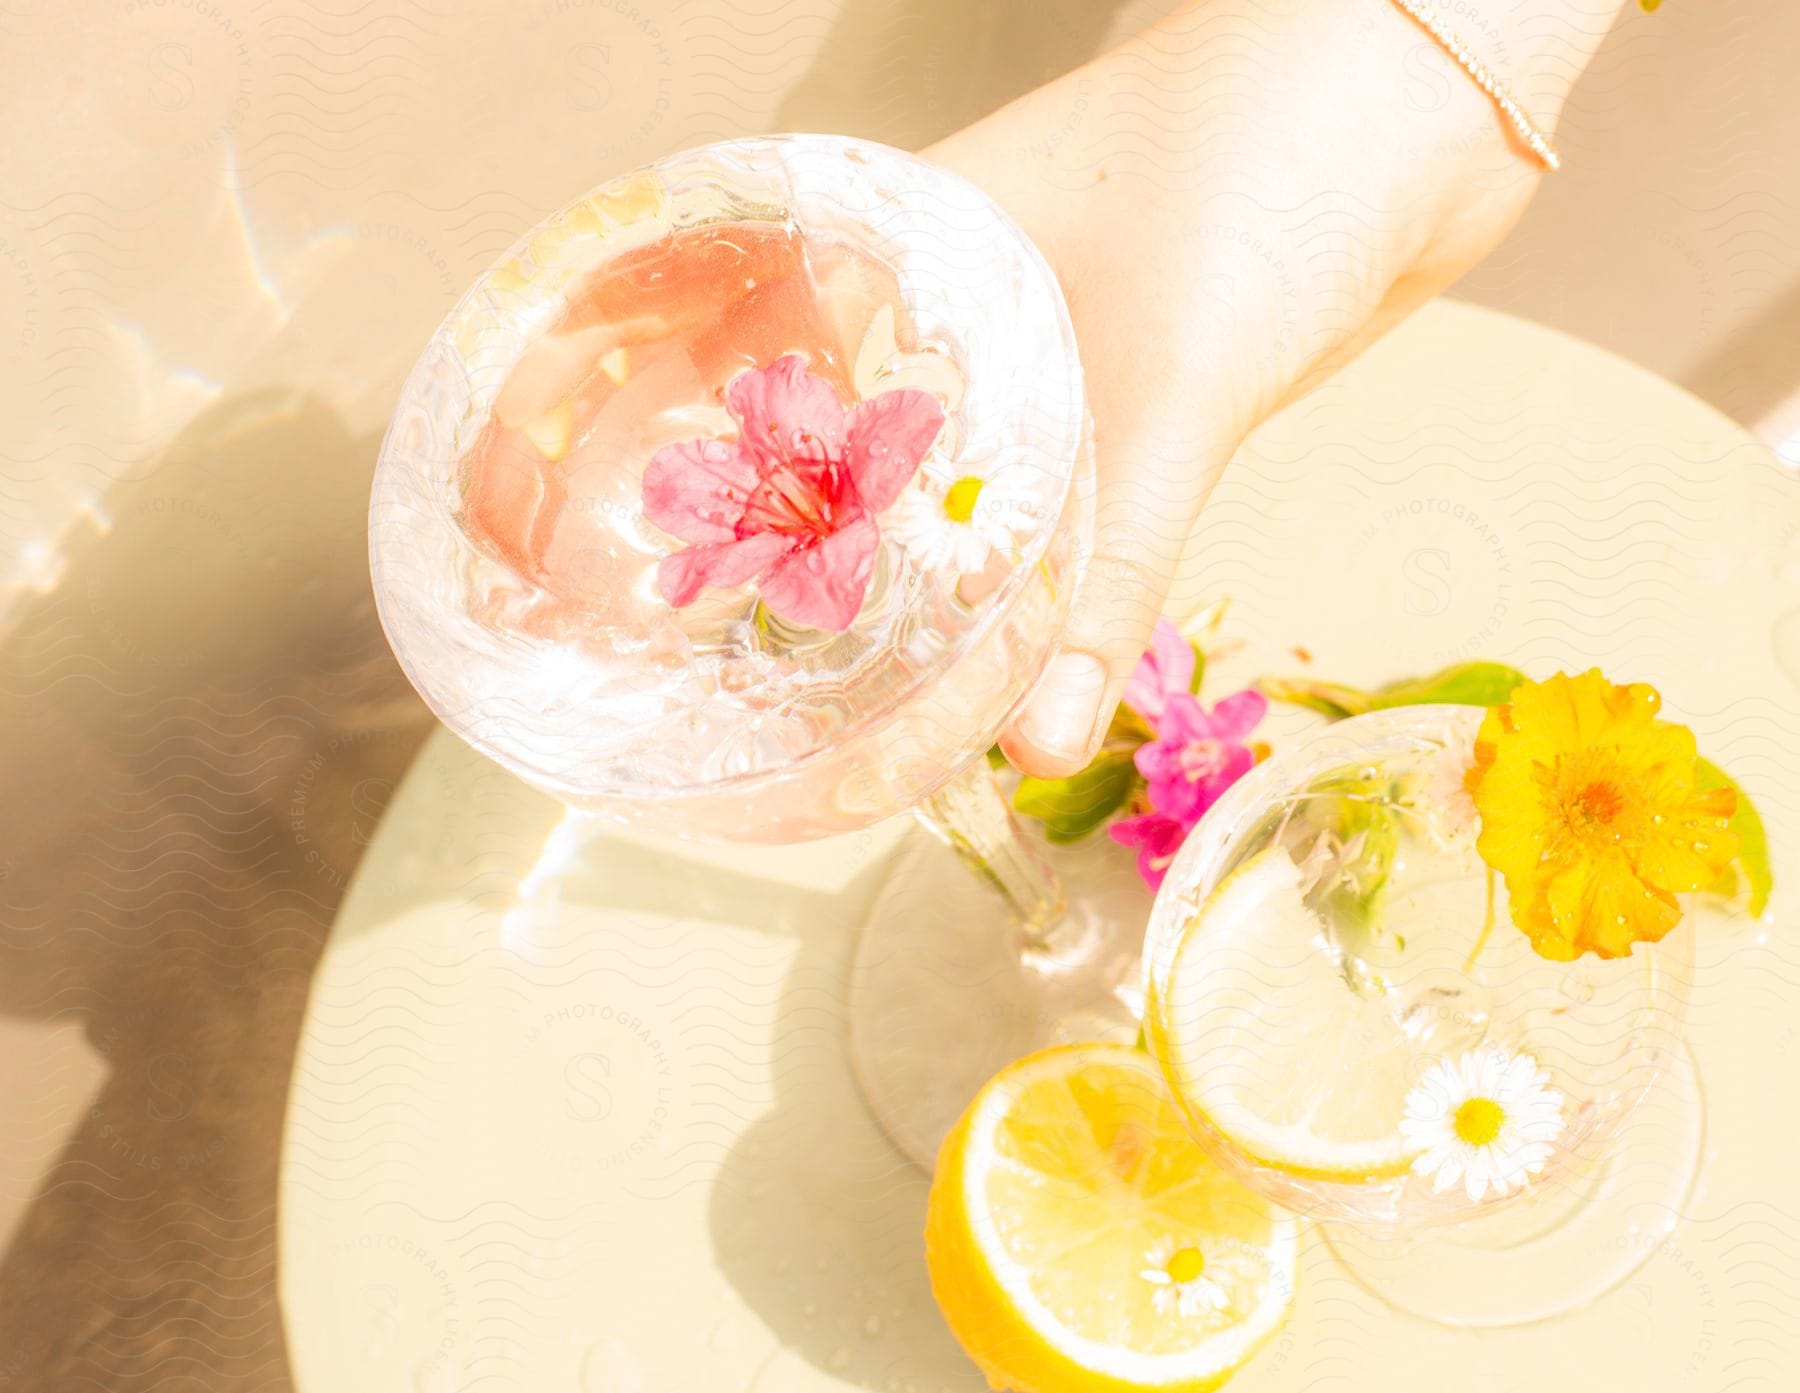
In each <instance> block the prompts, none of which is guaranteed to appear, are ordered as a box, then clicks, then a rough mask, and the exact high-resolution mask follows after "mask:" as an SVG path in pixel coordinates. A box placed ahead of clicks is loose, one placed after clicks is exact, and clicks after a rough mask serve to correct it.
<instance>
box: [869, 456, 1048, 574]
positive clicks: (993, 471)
mask: <svg viewBox="0 0 1800 1393" xmlns="http://www.w3.org/2000/svg"><path fill="white" fill-rule="evenodd" d="M1044 482H1045V481H1044V477H1043V475H1042V474H1041V473H1040V471H1038V470H1035V469H1032V468H1030V467H1028V466H1027V465H1024V464H1021V463H1016V462H1015V463H1010V464H1009V463H1006V462H1004V461H1002V460H989V461H987V462H986V463H985V464H976V465H969V464H959V463H958V462H957V461H954V460H949V461H943V460H937V459H927V460H926V461H925V466H924V468H923V469H921V470H920V471H919V479H918V482H917V484H915V485H914V486H913V487H912V488H909V489H907V491H906V492H905V493H903V494H901V495H900V497H899V499H898V500H897V501H896V502H895V504H894V506H893V507H892V508H890V509H889V510H888V511H887V512H886V513H884V514H883V515H882V518H881V528H882V531H884V532H886V533H887V534H888V536H890V537H892V538H893V539H894V540H895V541H896V542H898V543H899V544H900V545H901V546H902V547H904V548H905V549H906V551H907V553H908V555H910V556H911V557H912V558H913V559H914V561H915V562H917V564H918V565H919V567H920V568H921V569H922V570H927V571H943V572H946V573H948V574H951V575H958V576H970V575H977V574H979V573H980V572H981V571H983V570H985V569H986V567H987V564H988V558H989V557H990V556H992V555H993V553H994V552H996V551H998V552H1000V553H1001V554H1002V555H1006V554H1009V553H1011V552H1012V550H1013V549H1014V548H1015V547H1016V546H1017V545H1018V541H1019V538H1020V537H1021V536H1022V535H1029V534H1030V533H1032V532H1034V531H1036V530H1037V528H1038V527H1040V526H1041V525H1042V524H1043V522H1044V513H1045V511H1046V508H1047V504H1046V500H1045V493H1046V489H1045V487H1044Z"/></svg>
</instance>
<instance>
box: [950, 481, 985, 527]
mask: <svg viewBox="0 0 1800 1393" xmlns="http://www.w3.org/2000/svg"><path fill="white" fill-rule="evenodd" d="M982 482H983V481H982V480H980V479H977V478H976V477H975V476H974V475H972V474H966V475H964V476H963V477H962V478H960V479H958V480H957V481H956V482H955V483H954V484H952V485H950V492H948V493H946V494H945V495H944V516H945V517H947V518H949V519H950V521H951V522H964V523H966V522H967V521H968V520H969V519H970V518H972V517H974V516H975V500H976V499H978V498H980V497H981V485H982Z"/></svg>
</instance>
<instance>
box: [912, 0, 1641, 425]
mask: <svg viewBox="0 0 1800 1393" xmlns="http://www.w3.org/2000/svg"><path fill="white" fill-rule="evenodd" d="M1619 7H1620V0H1593V3H1592V4H1590V5H1589V6H1588V7H1586V8H1579V7H1572V6H1571V5H1570V4H1569V3H1567V0H1497V2H1496V3H1492V4H1489V5H1486V6H1477V5H1476V4H1475V3H1473V0H1470V3H1466V4H1464V3H1457V4H1450V5H1443V6H1439V7H1437V8H1436V9H1435V11H1434V12H1435V13H1438V14H1439V15H1441V16H1442V17H1443V18H1444V19H1445V21H1446V22H1447V23H1449V24H1450V25H1451V27H1453V28H1454V29H1455V30H1456V32H1457V33H1458V35H1459V37H1461V38H1462V39H1463V41H1464V42H1465V43H1466V44H1467V45H1468V46H1469V48H1470V49H1471V50H1472V51H1473V52H1475V53H1476V55H1477V56H1478V57H1480V58H1481V59H1482V61H1484V62H1485V63H1487V64H1488V66H1489V67H1490V68H1491V69H1492V70H1493V71H1494V72H1496V73H1497V74H1499V75H1501V76H1502V77H1503V79H1504V80H1505V81H1506V82H1507V83H1508V85H1509V86H1510V87H1511V89H1512V91H1513V93H1514V95H1515V97H1516V99H1517V100H1518V101H1519V103H1520V105H1521V106H1522V107H1523V108H1524V109H1525V110H1526V111H1527V112H1528V113H1529V114H1530V116H1531V118H1532V119H1533V121H1534V122H1535V123H1536V124H1537V125H1538V126H1539V127H1540V128H1542V129H1544V130H1545V131H1546V132H1553V131H1554V128H1555V124H1556V119H1557V117H1558V115H1559V114H1560V112H1561V110H1562V107H1563V104H1564V102H1565V100H1566V98H1567V96H1568V92H1569V90H1570V88H1571V86H1572V85H1573V83H1574V80H1575V78H1576V77H1577V76H1578V75H1579V73H1580V71H1581V69H1582V67H1583V66H1585V64H1586V62H1587V60H1588V59H1589V58H1590V57H1591V56H1592V54H1593V52H1594V50H1595V49H1596V48H1597V47H1598V46H1599V43H1600V41H1601V39H1602V38H1603V37H1604V35H1605V32H1606V29H1607V27H1608V26H1609V25H1610V24H1611V22H1612V19H1613V17H1614V16H1615V14H1616V12H1617V10H1618V9H1619ZM933 154H934V155H935V156H936V157H937V158H939V159H941V160H943V161H944V162H946V163H949V164H951V165H953V166H960V167H963V168H965V169H967V170H968V172H970V173H971V174H972V175H973V176H974V177H976V178H977V179H978V180H979V181H980V182H982V183H984V184H985V185H986V186H987V187H988V188H989V190H990V191H991V192H993V193H994V194H995V196H996V197H997V198H998V199H999V200H1000V201H1001V202H1002V203H1003V204H1004V205H1006V206H1007V207H1008V208H1009V210H1010V211H1012V212H1013V213H1014V215H1015V216H1016V217H1018V218H1019V220H1020V221H1021V222H1022V223H1023V224H1024V225H1025V226H1026V227H1027V228H1028V230H1030V231H1031V232H1032V233H1033V235H1034V236H1035V237H1036V238H1037V239H1038V240H1039V242H1040V244H1041V245H1043V246H1044V248H1045V251H1046V254H1047V255H1049V256H1050V258H1051V260H1052V262H1053V263H1054V264H1055V265H1056V267H1057V270H1058V272H1059V274H1060V275H1061V277H1062V279H1063V281H1064V284H1065V287H1066V288H1067V291H1068V294H1069V297H1070V301H1071V308H1072V311H1073V312H1074V314H1075V316H1076V320H1077V328H1078V331H1080V332H1081V335H1082V343H1083V349H1084V352H1085V353H1086V354H1087V356H1088V357H1089V359H1090V362H1093V361H1098V360H1099V359H1101V358H1103V357H1112V356H1116V355H1125V357H1126V358H1127V360H1129V361H1132V362H1134V363H1135V364H1137V365H1139V367H1140V369H1141V371H1143V372H1147V373H1149V374H1151V375H1152V376H1154V374H1155V372H1156V370H1157V368H1158V367H1159V355H1158V354H1157V353H1156V352H1155V348H1156V346H1157V345H1159V344H1162V345H1169V344H1177V343H1179V344H1183V345H1184V348H1183V350H1182V351H1181V352H1180V353H1179V354H1178V355H1171V356H1172V357H1174V358H1177V359H1178V360H1179V362H1180V370H1181V371H1182V372H1183V373H1184V374H1186V375H1187V378H1188V384H1189V386H1188V390H1187V391H1186V392H1185V393H1183V392H1179V391H1176V390H1174V384H1171V390H1170V392H1169V395H1170V396H1171V397H1175V398H1180V397H1183V396H1185V397H1190V398H1193V397H1197V398H1198V400H1195V401H1194V403H1193V405H1194V409H1196V410H1204V411H1205V412H1206V413H1207V415H1208V420H1207V421H1206V422H1204V423H1194V424H1197V425H1203V427H1204V429H1205V430H1206V431H1207V432H1208V433H1209V434H1210V433H1214V432H1218V431H1220V428H1221V427H1225V428H1226V429H1225V430H1224V432H1223V433H1224V434H1225V435H1230V436H1234V437H1241V435H1242V434H1243V433H1244V432H1247V431H1248V430H1249V429H1250V428H1251V427H1252V426H1254V425H1255V424H1256V423H1257V422H1258V421H1259V420H1261V419H1262V417H1263V416H1265V415H1266V414H1267V413H1268V412H1269V411H1271V410H1273V409H1274V408H1275V407H1276V406H1277V405H1279V404H1280V403H1281V402H1282V401H1284V400H1286V399H1287V398H1288V397H1290V396H1291V395H1293V394H1294V393H1295V392H1297V391H1299V390H1303V389H1304V387H1305V386H1307V385H1309V384H1310V383H1312V382H1314V381H1316V380H1317V379H1318V378H1319V377H1320V376H1321V375H1322V374H1323V373H1325V372H1328V371H1329V370H1330V369H1331V368H1332V367H1333V366H1335V365H1336V364H1337V363H1339V362H1341V361H1343V359H1344V358H1345V357H1346V356H1348V355H1349V354H1351V353H1353V352H1354V351H1355V350H1356V349H1357V348H1359V347H1361V346H1363V345H1364V344H1366V343H1367V342H1368V341H1369V340H1370V339H1371V338H1373V337H1374V336H1376V335H1378V334H1379V333H1381V332H1383V331H1384V330H1385V329H1386V328H1387V327H1389V326H1391V324H1392V323H1394V322H1395V321H1396V320H1397V319H1399V318H1400V317H1402V316H1403V315H1404V314H1405V313H1407V312H1408V311H1410V310H1411V309H1412V308H1414V307H1416V306H1417V305H1418V304H1419V303H1421V302H1422V301H1423V300H1425V299H1427V298H1429V297H1430V296H1431V295H1432V294H1435V293H1436V292H1437V291H1439V290H1441V289H1442V288H1443V287H1444V286H1446V285H1448V284H1449V283H1450V282H1451V281H1453V280H1455V279H1456V278H1457V277H1458V276H1460V275H1461V274H1462V273H1463V272H1464V271H1465V270H1467V269H1468V268H1469V267H1470V266H1471V265H1473V264H1474V263H1475V262H1476V261H1478V260H1479V259H1480V258H1481V256H1482V255H1483V254H1485V253H1486V252H1487V251H1488V250H1489V249H1490V248H1491V247H1492V246H1493V245H1494V244H1495V243H1496V242H1498V241H1499V239H1500V238H1501V237H1502V236H1503V235H1504V234H1505V232H1506V231H1507V229H1508V228H1510V227H1511V225H1512V223H1513V222H1514V221H1515V220H1516V219H1517V217H1518V215H1519V213H1520V212H1521V211H1522V210H1523V209H1524V207H1525V205H1526V203H1527V202H1528V201H1529V199H1530V196H1531V194H1532V192H1533V190H1534V189H1535V188H1536V185H1537V182H1538V179H1539V177H1540V173H1541V172H1540V168H1539V166H1538V164H1537V162H1536V160H1535V158H1534V157H1532V156H1531V155H1530V154H1529V152H1527V151H1526V150H1525V149H1524V148H1523V146H1522V145H1520V143H1519V142H1518V140H1517V138H1516V136H1515V135H1514V134H1513V133H1512V132H1511V130H1510V128H1509V127H1508V125H1507V124H1506V122H1505V121H1504V120H1503V118H1502V117H1501V116H1500V113H1499V111H1498V108H1497V107H1496V106H1495V104H1494V103H1493V102H1492V100H1491V99H1490V98H1489V97H1488V96H1487V95H1486V94H1485V93H1483V92H1482V91H1481V90H1480V89H1479V88H1478V87H1477V86H1476V84H1475V83H1474V82H1473V81H1472V80H1471V79H1470V78H1469V77H1468V76H1467V74H1465V73H1464V72H1462V71H1461V69H1459V68H1457V67H1455V66H1454V64H1453V63H1452V62H1451V60H1450V58H1449V57H1448V55H1446V54H1445V53H1444V52H1443V51H1442V50H1441V49H1440V48H1439V47H1438V45H1437V44H1436V42H1435V41H1434V40H1433V39H1432V38H1431V37H1430V36H1429V35H1427V34H1426V33H1425V32H1424V31H1423V30H1422V29H1421V28H1419V26H1418V25H1417V24H1415V23H1414V21H1413V20H1411V19H1410V18H1409V17H1408V16H1407V15H1406V14H1404V13H1403V12H1402V11H1401V10H1400V9H1399V8H1398V7H1397V6H1396V5H1394V4H1392V3H1391V0H1328V2H1327V3H1320V2H1319V0H1198V3H1193V4H1189V5H1186V6H1183V7H1182V8H1181V9H1179V10H1177V11H1176V12H1174V13H1173V14H1171V15H1170V16H1169V17H1168V18H1167V19H1165V20H1164V21H1162V22H1161V23H1159V24H1158V25H1156V26H1154V27H1153V28H1151V29H1149V30H1147V31H1145V32H1144V33H1143V34H1141V35H1139V36H1137V37H1136V38H1134V39H1133V40H1131V41H1129V42H1128V43H1126V44H1124V45H1123V46H1121V47H1120V48H1118V49H1115V50H1113V51H1112V52H1110V53H1108V54H1106V55H1104V56H1102V57H1101V58H1099V59H1097V60H1095V61H1094V62H1093V63H1090V64H1088V65H1087V66H1086V67H1084V68H1081V69H1079V70H1077V71H1075V72H1073V73H1070V74H1068V75H1067V76H1065V77H1063V78H1061V79H1059V80H1058V81H1056V82H1054V83H1051V84H1050V85H1049V86H1047V87H1045V88H1042V89H1040V90H1039V91H1038V92H1035V93H1033V94H1031V95H1030V96H1029V97H1027V98H1024V99H1022V100H1021V101H1019V102H1015V103H1013V104H1012V105H1011V106H1009V107H1006V108H1004V109H1003V110H1001V111H999V112H997V113H995V114H994V115H993V116H991V117H989V118H988V119H987V120H985V121H983V122H980V123H978V124H977V125H976V126H973V127H971V128H970V129H969V130H967V131H965V132H962V133H960V134H959V135H957V136H954V137H952V138H951V139H950V140H948V141H946V142H944V143H943V144H942V145H940V146H939V147H937V149H936V150H934V151H933ZM1121 264H1128V265H1129V266H1130V267H1131V268H1132V270H1131V274H1132V276H1133V277H1134V278H1135V279H1136V280H1138V281H1139V282H1140V283H1142V284H1144V285H1146V286H1150V287H1155V289H1156V293H1154V294H1152V295H1149V296H1146V297H1144V300H1143V303H1142V305H1141V312H1140V313H1139V314H1137V315H1135V316H1132V317H1131V318H1130V319H1128V320H1126V319H1122V318H1121V317H1120V316H1118V315H1117V314H1116V313H1114V312H1113V307H1112V306H1110V305H1096V304H1094V303H1092V301H1093V300H1094V299H1095V298H1096V297H1115V296H1117V295H1118V294H1119V289H1118V284H1117V278H1118V273H1119V268H1120V266H1121ZM1196 326H1200V327H1202V328H1203V329H1204V331H1205V332H1203V333H1200V334H1196V332H1195V330H1196ZM1196 372H1201V373H1204V374H1205V376H1206V377H1207V379H1209V384H1210V385H1209V389H1208V390H1207V391H1205V392H1202V393H1195V392H1194V391H1193V390H1192V383H1193V374H1195V373H1196ZM1145 385H1149V386H1151V387H1152V388H1154V387H1155V385H1156V384H1154V382H1152V383H1149V384H1145ZM1096 389H1097V390H1098V391H1100V392H1101V393H1102V394H1104V393H1106V392H1107V391H1109V390H1111V389H1109V388H1108V385H1107V381H1106V375H1105V374H1102V375H1101V376H1100V378H1099V379H1098V381H1097V383H1096ZM1134 395H1135V397H1136V399H1137V400H1139V401H1140V402H1141V401H1143V400H1145V399H1146V396H1145V393H1144V392H1142V391H1136V392H1135V393H1134ZM1158 395H1160V394H1158ZM1102 405H1103V404H1097V407H1096V414H1097V415H1101V414H1102ZM1163 405H1164V406H1165V407H1167V406H1171V405H1172V406H1173V407H1174V409H1179V404H1178V403H1164V404H1163ZM1167 424H1168V425H1169V426H1170V427H1171V428H1179V426H1180V425H1181V424H1182V423H1181V422H1178V421H1169V422H1168V423H1167Z"/></svg>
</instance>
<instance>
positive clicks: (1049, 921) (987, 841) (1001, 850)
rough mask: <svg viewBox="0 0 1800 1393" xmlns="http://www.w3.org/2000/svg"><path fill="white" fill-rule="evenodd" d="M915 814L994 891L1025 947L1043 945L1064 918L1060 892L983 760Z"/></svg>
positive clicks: (1047, 941) (928, 799)
mask: <svg viewBox="0 0 1800 1393" xmlns="http://www.w3.org/2000/svg"><path fill="white" fill-rule="evenodd" d="M915 811H916V812H917V813H918V816H919V821H921V822H923V823H924V824H925V825H926V826H927V827H929V828H930V829H931V831H932V834H933V835H934V836H936V837H937V838H938V839H939V840H940V841H942V842H943V843H944V844H945V845H946V846H948V847H949V848H950V849H951V850H952V851H954V852H955V853H956V854H957V855H958V856H959V857H961V858H962V861H963V864H964V865H966V866H968V868H969V869H970V870H972V871H974V872H975V874H976V875H978V876H980V877H981V878H982V879H983V880H985V881H987V883H988V884H989V885H991V886H993V887H994V889H995V890H997V891H998V892H999V894H1000V897H1001V898H1002V899H1003V900H1005V901H1006V905H1007V908H1008V909H1010V910H1011V911H1012V917H1013V921H1014V923H1015V925H1016V927H1017V928H1018V931H1019V933H1020V934H1021V935H1022V936H1023V938H1024V940H1025V943H1026V945H1027V946H1028V947H1034V948H1043V947H1046V946H1048V944H1049V941H1050V936H1051V934H1052V933H1053V932H1054V930H1055V929H1056V927H1057V925H1058V923H1059V922H1060V921H1061V919H1062V917H1063V891H1062V886H1061V884H1060V883H1058V881H1057V879H1056V872H1055V871H1054V870H1052V869H1051V868H1050V863H1049V861H1048V860H1046V859H1045V857H1044V854H1043V852H1042V851H1040V850H1039V849H1038V847H1037V846H1036V844H1035V843H1033V842H1032V841H1031V840H1030V839H1029V838H1027V837H1026V835H1025V831H1024V829H1023V828H1022V827H1020V826H1019V820H1018V818H1017V817H1015V816H1014V815H1013V810H1012V807H1011V805H1010V804H1009V803H1008V802H1007V800H1006V795H1005V794H1004V793H1002V792H1001V790H1000V785H999V783H998V782H997V781H996V780H995V778H994V771H993V769H992V768H991V767H990V766H989V764H988V762H987V761H986V760H985V759H978V760H976V761H975V762H974V763H973V764H972V765H970V766H969V767H968V768H967V769H965V770H963V772H962V773H960V774H958V775H957V776H956V777H955V778H954V779H952V780H951V781H950V782H949V783H948V784H946V785H945V786H944V787H943V788H942V789H940V790H939V791H938V792H937V793H936V794H934V795H932V796H931V797H930V798H927V799H926V800H925V801H924V802H923V803H920V804H919V805H918V806H917V808H916V809H915Z"/></svg>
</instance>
